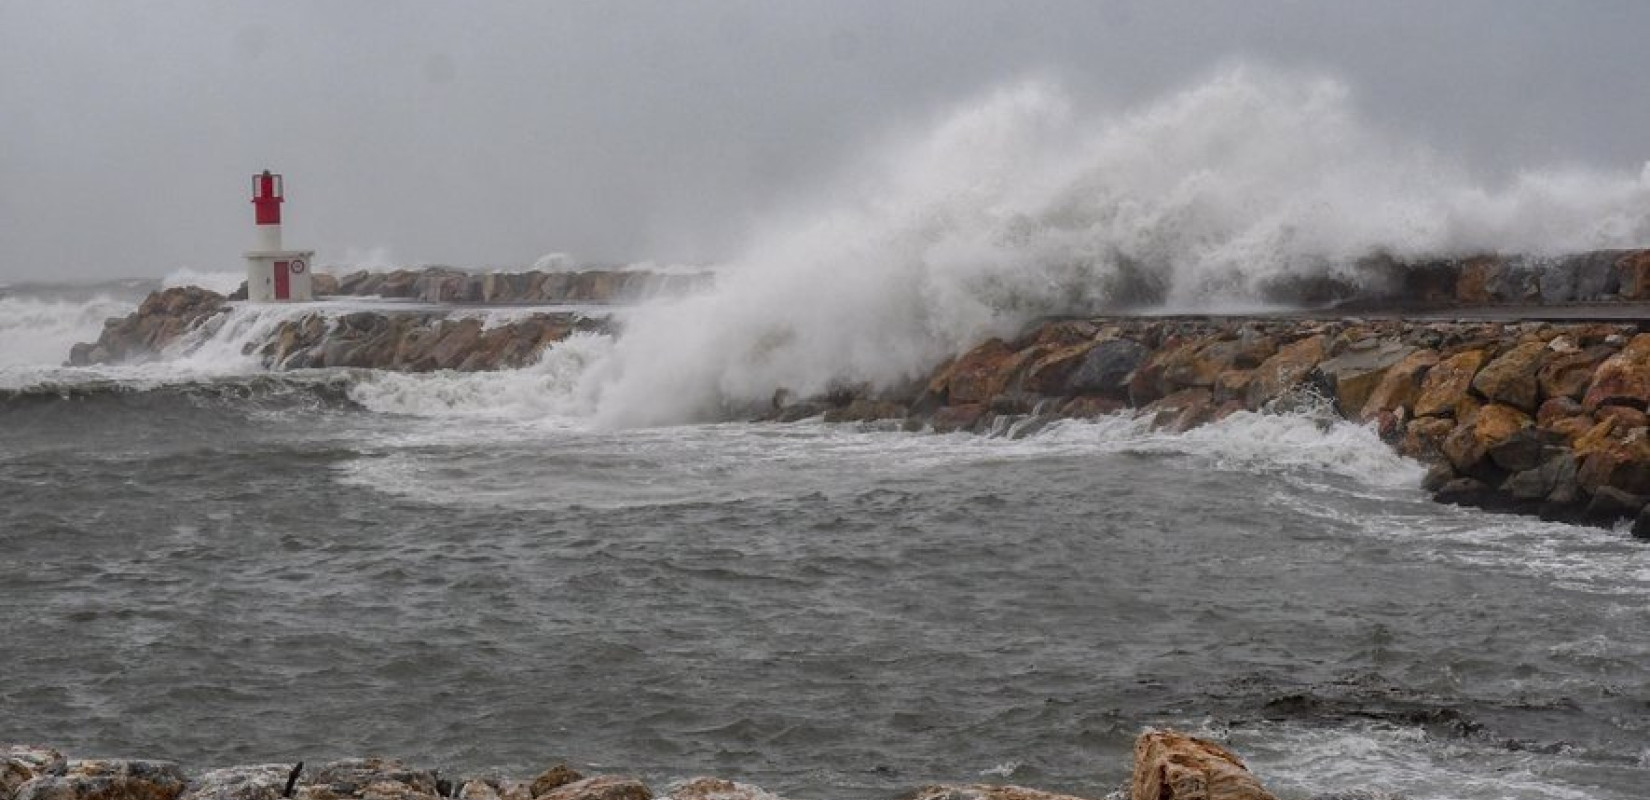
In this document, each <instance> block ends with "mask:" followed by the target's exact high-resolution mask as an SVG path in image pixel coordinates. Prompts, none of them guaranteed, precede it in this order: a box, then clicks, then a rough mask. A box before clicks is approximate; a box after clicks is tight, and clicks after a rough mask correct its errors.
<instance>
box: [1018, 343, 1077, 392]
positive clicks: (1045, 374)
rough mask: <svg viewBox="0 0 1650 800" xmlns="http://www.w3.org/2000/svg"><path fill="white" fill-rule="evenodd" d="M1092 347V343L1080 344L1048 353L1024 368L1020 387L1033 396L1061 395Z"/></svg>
mask: <svg viewBox="0 0 1650 800" xmlns="http://www.w3.org/2000/svg"><path fill="white" fill-rule="evenodd" d="M1094 347H1095V343H1094V342H1081V343H1078V344H1074V345H1067V346H1064V347H1060V348H1059V349H1056V350H1054V351H1052V352H1049V353H1048V354H1047V355H1044V356H1042V357H1040V358H1038V359H1037V360H1035V361H1033V362H1032V363H1031V365H1030V366H1029V367H1027V368H1026V374H1025V378H1024V380H1023V381H1022V383H1021V386H1022V387H1023V388H1024V389H1025V390H1026V391H1028V392H1032V393H1035V394H1045V395H1057V394H1063V393H1064V392H1065V390H1066V386H1067V384H1069V383H1070V381H1071V377H1072V375H1073V374H1074V373H1076V372H1077V370H1078V369H1079V368H1081V367H1082V365H1083V364H1084V362H1085V361H1086V360H1087V359H1088V355H1089V351H1091V350H1093V349H1094Z"/></svg>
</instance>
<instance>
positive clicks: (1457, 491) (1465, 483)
mask: <svg viewBox="0 0 1650 800" xmlns="http://www.w3.org/2000/svg"><path fill="white" fill-rule="evenodd" d="M1432 499H1433V500H1435V501H1437V502H1440V503H1445V504H1447V505H1452V506H1475V507H1482V506H1488V505H1493V504H1494V502H1495V491H1494V490H1493V489H1491V488H1490V487H1489V486H1488V485H1487V484H1485V483H1484V482H1483V481H1481V480H1478V479H1476V478H1456V479H1455V480H1452V481H1450V482H1449V483H1446V484H1444V485H1443V486H1441V487H1439V489H1438V491H1436V492H1433V494H1432Z"/></svg>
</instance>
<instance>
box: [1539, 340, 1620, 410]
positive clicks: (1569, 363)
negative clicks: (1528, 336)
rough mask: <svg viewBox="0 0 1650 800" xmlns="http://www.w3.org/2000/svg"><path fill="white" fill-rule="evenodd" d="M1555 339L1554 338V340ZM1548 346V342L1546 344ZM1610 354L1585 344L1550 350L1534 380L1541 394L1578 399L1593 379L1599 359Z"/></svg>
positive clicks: (1607, 351) (1603, 348)
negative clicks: (1570, 348)
mask: <svg viewBox="0 0 1650 800" xmlns="http://www.w3.org/2000/svg"><path fill="white" fill-rule="evenodd" d="M1554 341H1555V342H1556V341H1558V340H1556V339H1555V340H1554ZM1548 347H1549V348H1551V345H1548ZM1611 354H1612V351H1611V350H1610V348H1607V347H1598V346H1595V347H1589V348H1587V349H1585V350H1581V349H1576V350H1570V351H1568V352H1554V353H1553V354H1551V355H1549V356H1548V357H1547V359H1546V361H1544V362H1542V364H1541V369H1540V370H1539V371H1538V372H1537V373H1536V382H1537V385H1538V386H1539V387H1540V389H1541V396H1542V397H1548V398H1552V397H1569V398H1573V399H1576V400H1580V399H1581V397H1582V395H1584V394H1586V392H1587V387H1588V385H1590V384H1591V383H1592V381H1593V372H1594V371H1595V370H1596V369H1598V364H1599V362H1601V361H1603V360H1604V359H1606V358H1608V357H1609V356H1610V355H1611Z"/></svg>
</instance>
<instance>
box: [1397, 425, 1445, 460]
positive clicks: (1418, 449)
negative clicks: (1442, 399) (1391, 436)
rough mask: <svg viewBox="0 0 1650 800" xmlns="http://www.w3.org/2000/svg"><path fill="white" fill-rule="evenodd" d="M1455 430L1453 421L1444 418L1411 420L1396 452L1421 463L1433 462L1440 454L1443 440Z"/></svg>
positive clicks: (1405, 428)
mask: <svg viewBox="0 0 1650 800" xmlns="http://www.w3.org/2000/svg"><path fill="white" fill-rule="evenodd" d="M1454 430H1455V421H1454V420H1452V419H1449V418H1446V417H1421V418H1420V419H1412V420H1410V421H1409V424H1408V425H1406V426H1405V427H1404V437H1403V439H1402V440H1401V441H1399V443H1398V452H1399V453H1402V454H1403V455H1406V456H1409V457H1410V458H1414V459H1418V460H1421V461H1433V460H1435V459H1437V458H1439V457H1440V456H1441V454H1442V450H1443V446H1444V440H1445V439H1447V438H1448V437H1449V435H1450V433H1451V432H1452V431H1454Z"/></svg>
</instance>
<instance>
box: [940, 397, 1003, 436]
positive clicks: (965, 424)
mask: <svg viewBox="0 0 1650 800" xmlns="http://www.w3.org/2000/svg"><path fill="white" fill-rule="evenodd" d="M989 411H990V409H988V408H987V407H986V405H985V404H984V403H967V404H964V405H960V406H946V407H944V408H942V409H940V410H938V411H935V412H934V416H933V418H932V419H931V420H929V424H930V425H932V426H933V428H934V432H935V433H955V432H957V431H967V430H973V429H974V428H975V426H977V425H979V424H980V420H982V419H984V418H985V415H986V413H987V412H989Z"/></svg>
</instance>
